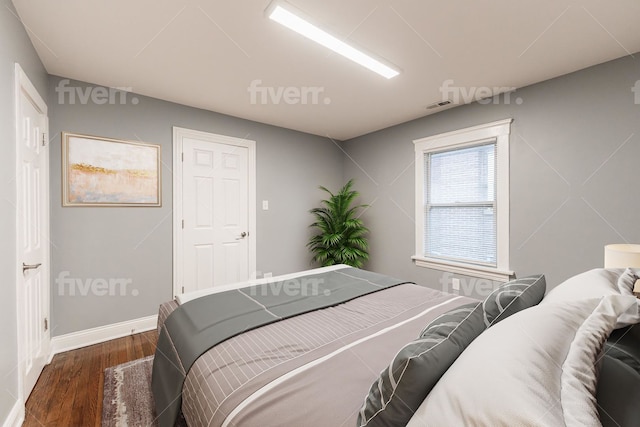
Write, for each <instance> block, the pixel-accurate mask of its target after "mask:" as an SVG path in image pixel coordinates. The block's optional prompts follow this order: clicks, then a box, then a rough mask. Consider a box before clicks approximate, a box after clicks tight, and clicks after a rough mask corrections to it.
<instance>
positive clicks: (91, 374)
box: [23, 331, 158, 427]
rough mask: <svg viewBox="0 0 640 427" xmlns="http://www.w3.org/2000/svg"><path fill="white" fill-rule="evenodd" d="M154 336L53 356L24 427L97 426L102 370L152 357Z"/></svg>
mask: <svg viewBox="0 0 640 427" xmlns="http://www.w3.org/2000/svg"><path fill="white" fill-rule="evenodd" d="M157 335H158V334H157V332H156V331H149V332H145V333H142V334H136V335H130V336H128V337H124V338H120V339H117V340H113V341H108V342H105V343H102V344H96V345H92V346H90V347H85V348H81V349H78V350H73V351H69V352H66V353H61V354H58V355H56V356H55V357H54V358H53V361H52V362H51V364H50V365H49V366H47V367H45V368H44V371H43V372H42V375H40V378H39V379H38V383H37V384H36V386H35V388H34V389H33V392H32V393H31V396H30V397H29V400H27V405H26V417H25V418H26V419H25V422H24V424H23V426H25V427H29V426H37V427H40V426H64V427H67V426H74V427H75V426H78V427H84V426H100V419H101V417H102V387H103V384H104V370H105V369H106V368H108V367H109V366H114V365H119V364H120V363H125V362H129V361H131V360H135V359H139V358H141V357H145V356H149V355H152V354H153V352H154V351H155V348H156V342H157Z"/></svg>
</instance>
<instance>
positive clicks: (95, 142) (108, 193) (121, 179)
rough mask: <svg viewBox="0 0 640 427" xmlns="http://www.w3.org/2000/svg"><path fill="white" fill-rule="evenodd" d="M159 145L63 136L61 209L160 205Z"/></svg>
mask: <svg viewBox="0 0 640 427" xmlns="http://www.w3.org/2000/svg"><path fill="white" fill-rule="evenodd" d="M160 153H161V149H160V146H159V145H155V144H146V143H141V142H133V141H124V140H119V139H112V138H102V137H96V136H89V135H79V134H73V133H68V132H63V133H62V171H63V172H62V173H63V184H62V186H63V191H62V193H63V200H62V204H63V206H161V204H162V197H161V192H162V188H161V173H160V172H161V170H160Z"/></svg>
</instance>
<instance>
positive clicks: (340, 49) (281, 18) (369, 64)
mask: <svg viewBox="0 0 640 427" xmlns="http://www.w3.org/2000/svg"><path fill="white" fill-rule="evenodd" d="M269 18H270V19H272V20H273V21H276V22H277V23H279V24H282V25H284V26H285V27H287V28H289V29H291V30H293V31H295V32H296V33H299V34H302V35H303V36H305V37H306V38H308V39H311V40H313V41H314V42H316V43H318V44H321V45H322V46H324V47H326V48H329V49H331V50H332V51H334V52H336V53H338V54H340V55H342V56H344V57H345V58H348V59H350V60H352V61H353V62H356V63H358V64H360V65H362V66H363V67H366V68H368V69H370V70H371V71H374V72H376V73H378V74H380V75H381V76H383V77H386V78H388V79H390V78H392V77H395V76H397V75H398V74H400V72H399V71H397V70H394V69H393V68H391V67H389V66H387V65H385V64H383V63H382V62H380V61H378V60H377V59H374V58H372V57H370V56H369V55H367V54H365V53H363V52H361V51H360V50H358V49H356V48H354V47H353V46H350V45H348V44H347V43H345V42H343V41H342V40H339V39H338V38H336V37H334V36H332V35H331V34H329V33H327V32H326V31H323V30H321V29H320V28H318V27H316V26H315V25H313V24H311V23H310V22H308V21H306V20H304V19H302V18H300V17H299V16H298V15H296V14H294V13H293V12H291V11H289V10H287V9H285V8H284V7H283V6H281V5H279V4H275V7H273V10H271V12H269Z"/></svg>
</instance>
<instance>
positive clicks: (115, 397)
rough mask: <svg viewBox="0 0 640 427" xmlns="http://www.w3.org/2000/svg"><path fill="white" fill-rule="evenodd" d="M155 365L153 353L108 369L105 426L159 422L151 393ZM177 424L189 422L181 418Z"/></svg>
mask: <svg viewBox="0 0 640 427" xmlns="http://www.w3.org/2000/svg"><path fill="white" fill-rule="evenodd" d="M152 366H153V356H149V357H145V358H143V359H138V360H134V361H132V362H128V363H123V364H122V365H117V366H112V367H110V368H107V369H105V371H104V398H103V401H102V426H103V427H133V426H136V427H138V426H141V427H142V426H144V427H148V426H157V425H158V423H157V421H156V414H155V408H154V404H153V395H152V394H151V368H152ZM177 425H178V426H181V427H186V425H187V424H186V422H185V421H184V418H182V417H180V419H179V420H178V424H177Z"/></svg>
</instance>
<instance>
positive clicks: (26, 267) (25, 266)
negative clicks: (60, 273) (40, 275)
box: [22, 262, 42, 274]
mask: <svg viewBox="0 0 640 427" xmlns="http://www.w3.org/2000/svg"><path fill="white" fill-rule="evenodd" d="M41 265H42V263H41V262H39V263H37V264H25V263H24V262H23V263H22V273H23V274H24V273H25V272H26V271H27V270H35V269H36V268H38V267H40V266H41Z"/></svg>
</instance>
